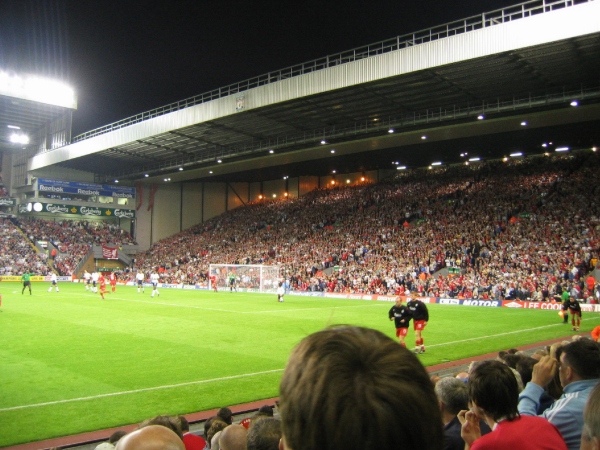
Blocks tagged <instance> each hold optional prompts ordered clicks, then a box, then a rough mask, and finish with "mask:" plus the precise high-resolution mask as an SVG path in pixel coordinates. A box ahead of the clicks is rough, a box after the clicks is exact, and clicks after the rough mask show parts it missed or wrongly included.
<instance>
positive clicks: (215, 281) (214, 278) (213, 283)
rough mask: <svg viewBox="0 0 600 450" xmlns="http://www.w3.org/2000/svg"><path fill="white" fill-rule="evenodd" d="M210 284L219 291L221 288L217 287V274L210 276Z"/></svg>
mask: <svg viewBox="0 0 600 450" xmlns="http://www.w3.org/2000/svg"><path fill="white" fill-rule="evenodd" d="M210 285H211V286H212V288H213V290H214V291H215V292H219V290H218V289H217V276H216V275H211V276H210Z"/></svg>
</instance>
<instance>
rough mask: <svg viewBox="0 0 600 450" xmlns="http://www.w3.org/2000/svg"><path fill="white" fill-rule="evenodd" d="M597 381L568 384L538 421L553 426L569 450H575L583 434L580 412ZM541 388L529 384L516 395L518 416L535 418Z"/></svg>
mask: <svg viewBox="0 0 600 450" xmlns="http://www.w3.org/2000/svg"><path fill="white" fill-rule="evenodd" d="M598 381H599V380H598V379H593V380H581V381H574V382H573V383H569V384H568V385H567V386H565V388H564V394H563V395H561V396H560V398H559V399H558V400H556V401H555V402H554V403H553V404H552V405H551V406H550V407H549V408H548V409H546V410H545V411H544V412H543V413H542V414H540V417H544V418H546V419H547V420H548V422H550V423H551V424H553V425H554V426H555V427H556V428H558V431H560V434H561V435H562V437H563V439H564V440H565V443H566V444H567V447H568V448H569V450H578V449H579V444H580V442H581V431H582V430H583V408H584V407H585V404H586V402H587V399H588V397H589V395H590V393H591V392H592V389H594V386H596V384H597V383H598ZM543 392H544V388H543V387H541V386H539V385H537V384H535V383H532V382H529V383H527V386H526V387H525V389H523V392H521V394H519V413H521V414H523V415H526V416H535V415H537V414H536V411H537V408H538V405H539V403H540V397H541V396H542V394H543Z"/></svg>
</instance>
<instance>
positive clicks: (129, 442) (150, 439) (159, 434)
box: [116, 425, 185, 450]
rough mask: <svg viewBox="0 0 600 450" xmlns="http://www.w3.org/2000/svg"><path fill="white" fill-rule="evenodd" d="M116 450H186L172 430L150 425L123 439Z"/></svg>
mask: <svg viewBox="0 0 600 450" xmlns="http://www.w3.org/2000/svg"><path fill="white" fill-rule="evenodd" d="M116 450H185V445H183V441H182V440H181V438H180V437H179V436H177V434H175V433H174V432H173V431H172V430H171V429H169V428H167V427H164V426H162V425H148V426H147V427H143V428H140V429H138V430H135V431H132V432H131V433H129V434H128V435H126V436H124V437H122V438H121V439H120V440H119V442H118V443H117V447H116Z"/></svg>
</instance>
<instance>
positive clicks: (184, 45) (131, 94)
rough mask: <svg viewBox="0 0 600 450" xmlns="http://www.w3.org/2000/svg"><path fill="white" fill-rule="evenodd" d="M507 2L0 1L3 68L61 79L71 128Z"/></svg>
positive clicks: (105, 121) (508, 2)
mask: <svg viewBox="0 0 600 450" xmlns="http://www.w3.org/2000/svg"><path fill="white" fill-rule="evenodd" d="M516 3H517V2H516V1H514V0H411V1H406V0H396V1H383V0H362V1H358V0H344V1H341V0H334V1H327V0H321V1H316V0H301V1H287V0H280V1H271V0H245V1H241V0H240V1H233V0H196V1H183V0H179V1H178V0H170V1H169V0H161V1H156V0H147V1H138V0H0V70H14V71H15V72H17V73H35V74H39V75H46V76H50V77H53V78H57V79H61V80H65V81H67V82H68V83H69V84H70V85H71V86H72V87H73V88H74V89H75V91H76V94H77V97H78V103H79V107H78V110H77V111H76V112H75V113H74V118H73V135H74V136H75V135H77V134H80V133H81V132H84V131H88V130H91V129H93V128H96V127H99V126H102V125H106V124H108V123H111V122H114V121H117V120H120V119H123V118H125V117H128V116H131V115H134V114H137V113H140V112H143V111H147V110H149V109H152V108H156V107H159V106H163V105H166V104H168V103H171V102H174V101H177V100H182V99H184V98H187V97H191V96H193V95H197V94H201V93H203V92H206V91H209V90H212V89H215V88H218V87H221V86H226V85H228V84H231V83H234V82H237V81H242V80H244V79H247V78H251V77H254V76H257V75H261V74H263V73H266V72H269V71H272V70H277V69H282V68H284V67H287V66H291V65H295V64H299V63H302V62H306V61H310V60H312V59H316V58H319V57H323V56H326V55H328V54H333V53H337V52H341V51H344V50H349V49H352V48H354V47H360V46H363V45H367V44H371V43H374V42H377V41H381V40H385V39H388V38H392V37H394V36H397V35H402V34H405V33H409V32H414V31H418V30H421V29H424V28H429V27H432V26H437V25H442V24H444V23H446V22H449V21H454V20H458V19H462V18H465V17H468V16H473V15H477V14H480V13H482V12H487V11H492V10H495V9H498V8H502V7H505V6H509V5H514V4H516Z"/></svg>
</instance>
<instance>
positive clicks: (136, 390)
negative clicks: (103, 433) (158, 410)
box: [0, 369, 283, 412]
mask: <svg viewBox="0 0 600 450" xmlns="http://www.w3.org/2000/svg"><path fill="white" fill-rule="evenodd" d="M277 372H283V369H273V370H265V371H263V372H254V373H244V374H241V375H231V376H229V377H219V378H211V379H209V380H199V381H188V382H186V383H178V384H167V385H164V386H155V387H150V388H142V389H133V390H131V391H121V392H111V393H108V394H99V395H90V396H89V397H78V398H68V399H64V400H56V401H53V402H45V403H35V404H32V405H21V406H11V407H9V408H0V412H7V411H16V410H19V409H28V408H40V407H42V406H51V405H60V404H63V403H73V402H84V401H87V400H96V399H99V398H106V397H116V396H119V395H130V394H137V393H139V392H150V391H159V390H163V389H174V388H179V387H184V386H193V385H196V384H205V383H215V382H218V381H226V380H235V379H238V378H246V377H254V376H257V375H266V374H269V373H277Z"/></svg>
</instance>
